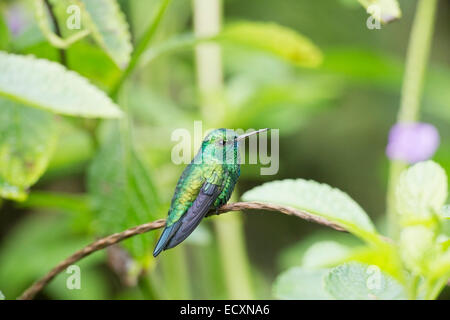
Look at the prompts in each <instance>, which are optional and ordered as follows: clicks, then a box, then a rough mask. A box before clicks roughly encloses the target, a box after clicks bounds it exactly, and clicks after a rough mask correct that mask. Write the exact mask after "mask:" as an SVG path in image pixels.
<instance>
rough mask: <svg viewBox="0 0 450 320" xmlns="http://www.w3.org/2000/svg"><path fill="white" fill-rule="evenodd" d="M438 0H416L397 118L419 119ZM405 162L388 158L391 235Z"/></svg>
mask: <svg viewBox="0 0 450 320" xmlns="http://www.w3.org/2000/svg"><path fill="white" fill-rule="evenodd" d="M436 7H437V0H419V2H418V5H417V9H416V14H415V17H414V22H413V26H412V30H411V35H410V38H409V45H408V52H407V56H406V68H405V73H404V75H403V86H402V94H401V101H400V110H399V112H398V118H397V121H398V122H399V123H400V122H415V121H417V119H418V115H419V108H420V102H421V98H422V93H423V84H424V78H425V71H426V68H427V64H428V58H429V53H430V48H431V40H432V36H433V29H434V20H435V13H436ZM406 166H407V164H406V163H404V162H402V161H391V164H390V170H389V180H388V181H389V183H388V196H387V214H388V220H389V227H390V235H391V236H392V237H393V238H394V239H396V238H397V237H398V232H399V231H398V221H397V213H396V211H395V187H396V185H397V181H398V178H399V176H400V173H401V172H402V171H403V170H404V169H405V168H406Z"/></svg>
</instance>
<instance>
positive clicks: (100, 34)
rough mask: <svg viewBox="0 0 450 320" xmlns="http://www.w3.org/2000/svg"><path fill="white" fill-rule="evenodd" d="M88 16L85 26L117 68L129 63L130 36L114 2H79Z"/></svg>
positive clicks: (88, 0) (84, 0)
mask: <svg viewBox="0 0 450 320" xmlns="http://www.w3.org/2000/svg"><path fill="white" fill-rule="evenodd" d="M80 1H81V2H82V3H83V4H84V6H85V9H86V12H87V14H88V19H87V25H88V27H89V29H91V31H92V35H93V36H94V39H95V40H96V41H97V42H98V43H99V44H100V46H101V47H103V49H104V50H105V51H106V52H107V53H108V54H109V55H110V56H111V58H112V59H113V60H114V62H115V63H116V64H117V66H118V67H119V68H121V69H124V68H126V66H127V65H128V63H129V62H130V57H131V51H132V50H133V48H132V45H131V35H130V31H129V27H128V23H127V21H126V19H125V15H124V14H123V12H122V11H121V10H120V7H119V4H118V3H117V1H116V0H96V1H91V0H80Z"/></svg>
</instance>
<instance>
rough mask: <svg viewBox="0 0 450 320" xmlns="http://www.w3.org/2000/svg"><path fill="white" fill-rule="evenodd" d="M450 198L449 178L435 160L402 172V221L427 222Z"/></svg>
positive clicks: (398, 193) (398, 192)
mask: <svg viewBox="0 0 450 320" xmlns="http://www.w3.org/2000/svg"><path fill="white" fill-rule="evenodd" d="M446 199H447V175H446V174H445V171H444V169H442V167H441V166H440V165H438V164H437V163H435V162H433V161H431V160H430V161H425V162H419V163H417V164H415V165H414V166H412V167H410V168H409V169H407V170H405V171H404V172H402V174H401V176H400V178H399V181H398V184H397V188H396V205H397V212H398V214H399V215H400V218H401V221H402V222H403V223H404V224H407V223H408V222H410V221H417V220H427V219H430V218H431V217H432V216H433V215H434V214H435V213H438V212H440V211H441V208H442V206H443V205H444V203H445V201H446Z"/></svg>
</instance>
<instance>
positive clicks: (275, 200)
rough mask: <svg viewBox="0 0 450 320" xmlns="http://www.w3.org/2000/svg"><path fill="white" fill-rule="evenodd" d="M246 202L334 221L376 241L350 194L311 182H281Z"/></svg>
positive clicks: (259, 190)
mask: <svg viewBox="0 0 450 320" xmlns="http://www.w3.org/2000/svg"><path fill="white" fill-rule="evenodd" d="M242 199H244V201H260V202H267V203H272V204H279V205H286V206H290V207H293V208H297V209H300V210H304V211H307V212H308V213H310V214H312V215H317V216H320V217H324V218H326V219H328V220H330V221H333V222H335V223H337V224H339V225H340V226H342V227H343V228H345V229H346V230H348V231H349V232H351V233H354V234H355V235H357V236H359V237H361V238H363V239H365V240H368V241H372V240H375V239H376V238H377V236H376V235H375V234H376V230H375V227H374V226H373V224H372V222H371V221H370V219H369V217H368V216H367V214H366V213H365V212H364V210H363V209H362V208H361V207H360V206H359V205H358V204H357V203H356V202H355V201H353V200H352V199H351V198H350V197H349V196H348V195H347V194H346V193H344V192H342V191H340V190H338V189H334V188H332V187H330V186H329V185H327V184H322V183H318V182H315V181H311V180H303V179H297V180H291V179H287V180H281V181H272V182H268V183H265V184H263V185H261V186H259V187H256V188H254V189H252V190H250V191H247V192H246V193H245V194H244V195H243V196H242Z"/></svg>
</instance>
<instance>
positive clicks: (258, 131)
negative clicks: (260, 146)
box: [236, 128, 270, 141]
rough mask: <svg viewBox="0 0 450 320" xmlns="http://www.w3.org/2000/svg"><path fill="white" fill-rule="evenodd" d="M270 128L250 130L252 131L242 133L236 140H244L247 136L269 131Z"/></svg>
mask: <svg viewBox="0 0 450 320" xmlns="http://www.w3.org/2000/svg"><path fill="white" fill-rule="evenodd" d="M269 130H270V129H269V128H265V129H261V130H257V131H253V132H250V133H246V134H242V135H240V136H238V137H237V138H236V140H237V141H240V140H243V139H245V138H247V137H250V136H252V135H254V134H258V133H262V132H266V131H269Z"/></svg>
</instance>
